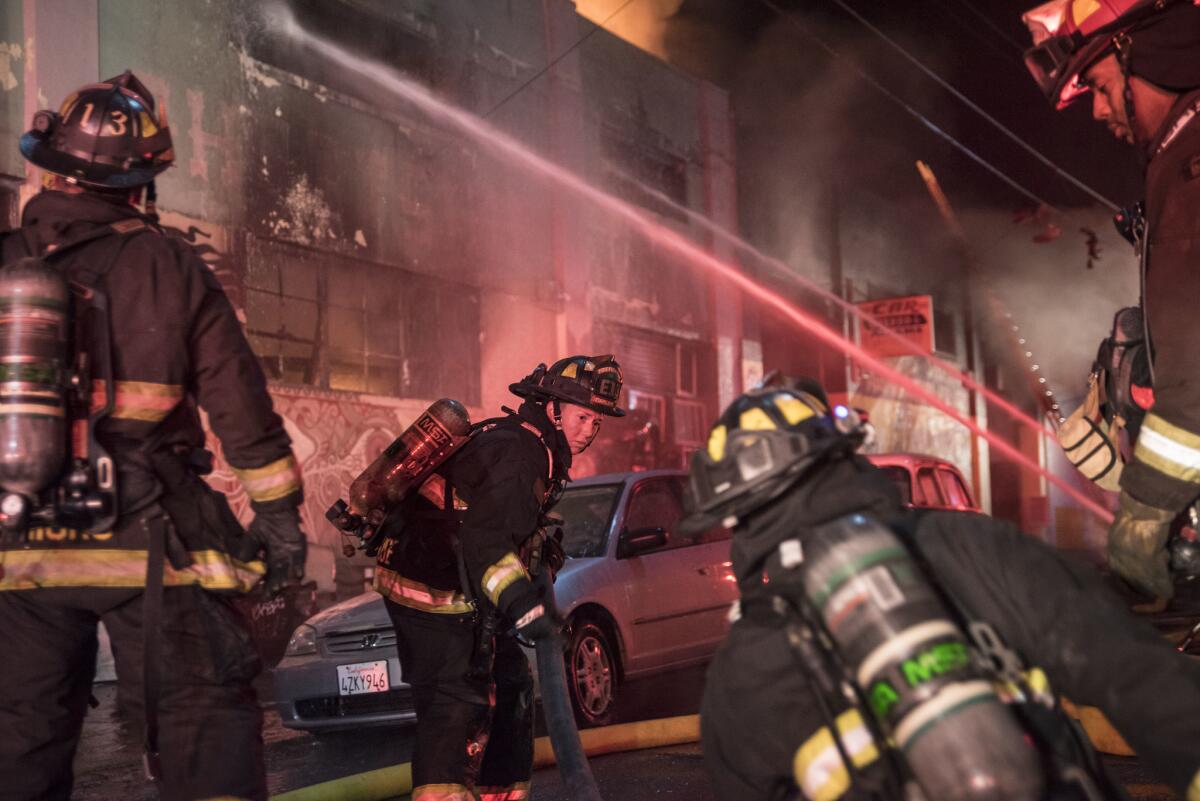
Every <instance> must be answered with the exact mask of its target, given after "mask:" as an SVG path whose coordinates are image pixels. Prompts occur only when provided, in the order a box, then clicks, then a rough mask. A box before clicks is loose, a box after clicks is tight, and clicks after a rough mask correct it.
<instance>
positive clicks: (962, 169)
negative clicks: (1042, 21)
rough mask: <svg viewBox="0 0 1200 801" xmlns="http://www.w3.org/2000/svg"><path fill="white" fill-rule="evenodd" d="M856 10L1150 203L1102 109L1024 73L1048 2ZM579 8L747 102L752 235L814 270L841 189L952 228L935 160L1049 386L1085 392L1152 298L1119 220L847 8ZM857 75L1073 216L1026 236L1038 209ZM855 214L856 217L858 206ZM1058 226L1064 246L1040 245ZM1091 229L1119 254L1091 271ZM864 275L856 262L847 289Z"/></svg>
mask: <svg viewBox="0 0 1200 801" xmlns="http://www.w3.org/2000/svg"><path fill="white" fill-rule="evenodd" d="M841 2H843V3H844V4H845V5H846V6H849V7H850V8H851V9H852V10H854V11H856V12H858V13H859V14H860V15H861V16H862V17H864V18H865V19H867V20H868V21H869V22H870V23H872V24H874V25H875V26H876V27H877V28H879V29H880V30H881V31H882V32H883V33H884V34H885V35H886V36H888V37H891V38H892V39H893V41H895V42H896V43H897V44H898V45H900V46H901V47H903V48H905V49H906V50H908V51H909V53H911V54H912V55H913V56H914V57H915V58H917V59H919V60H920V61H921V62H922V63H923V64H924V65H926V66H927V67H928V68H930V69H931V70H932V71H934V72H936V73H937V74H938V75H939V76H941V77H942V78H944V80H945V81H947V82H948V83H949V84H950V85H951V86H953V87H954V88H956V89H958V90H959V91H960V92H961V93H962V94H964V95H966V96H967V97H968V98H970V99H971V100H972V101H974V102H975V103H976V104H978V105H979V106H980V107H982V109H983V110H984V111H986V112H987V113H988V114H990V115H992V116H994V117H995V118H997V119H998V120H999V121H1000V122H1001V123H1003V124H1004V125H1005V126H1007V127H1009V128H1010V129H1011V130H1012V131H1013V133H1014V134H1016V135H1017V136H1018V137H1020V138H1022V139H1024V140H1025V141H1026V142H1027V143H1028V144H1030V145H1031V146H1032V147H1034V148H1035V149H1037V150H1038V151H1039V152H1041V153H1043V154H1044V155H1045V156H1046V157H1047V158H1049V159H1050V160H1051V161H1052V162H1053V163H1054V164H1055V165H1057V166H1059V167H1061V168H1062V169H1064V170H1066V171H1067V172H1069V173H1071V174H1072V175H1074V176H1075V177H1077V178H1079V179H1080V180H1082V181H1083V182H1084V183H1086V184H1088V185H1089V186H1091V187H1092V188H1093V189H1095V190H1096V191H1097V192H1098V193H1099V194H1101V195H1103V196H1104V197H1106V198H1108V199H1111V200H1112V201H1113V202H1115V203H1116V204H1117V205H1126V204H1128V203H1130V202H1132V200H1134V199H1136V197H1137V195H1138V193H1139V191H1140V189H1139V184H1140V181H1139V177H1138V164H1137V160H1136V158H1135V157H1134V155H1133V153H1132V152H1131V151H1129V150H1128V149H1126V148H1125V146H1123V145H1120V144H1118V143H1116V142H1115V141H1113V140H1112V139H1111V138H1110V136H1109V134H1108V133H1107V131H1106V130H1105V129H1104V128H1103V127H1102V126H1100V125H1098V124H1096V123H1094V122H1093V121H1092V120H1091V119H1090V107H1089V104H1088V103H1086V102H1084V103H1081V104H1079V105H1078V106H1076V107H1072V108H1070V109H1067V110H1065V111H1061V112H1059V111H1055V110H1053V109H1052V108H1051V107H1050V105H1049V103H1048V102H1047V101H1046V100H1045V99H1044V98H1043V97H1042V95H1041V94H1040V93H1039V91H1038V89H1037V87H1036V86H1035V85H1034V83H1033V81H1032V80H1031V79H1030V77H1029V75H1028V73H1027V72H1026V70H1025V67H1024V65H1023V63H1022V60H1021V59H1022V50H1023V49H1024V47H1025V46H1026V45H1027V42H1028V37H1027V34H1026V33H1025V31H1024V28H1023V26H1022V24H1021V22H1020V15H1021V13H1022V12H1023V11H1025V10H1027V8H1029V7H1031V6H1033V5H1035V4H1036V3H1034V2H1032V0H907V2H904V3H896V2H894V1H891V2H889V0H841ZM770 5H777V6H780V7H782V8H784V9H787V14H786V15H783V16H781V15H780V14H778V13H776V12H775V11H774V10H772V9H771V8H770V7H769V6H770ZM577 7H578V9H579V11H580V13H581V14H583V15H585V16H587V17H588V18H589V19H591V20H593V21H596V22H598V23H599V22H602V21H604V20H606V19H608V22H607V23H605V27H607V28H608V29H609V30H611V31H612V32H614V33H616V34H618V35H620V36H623V37H625V38H627V39H629V40H631V41H633V42H635V43H636V44H638V45H639V46H641V47H643V48H644V49H646V50H648V51H650V52H653V53H656V54H658V55H659V56H660V57H662V58H664V59H666V60H668V61H670V62H671V63H673V64H675V65H676V66H678V67H680V68H682V69H684V70H687V71H689V72H692V73H694V74H699V75H702V76H704V77H706V78H708V79H710V80H713V81H715V82H717V83H719V84H721V85H723V86H725V87H726V88H728V89H729V91H730V93H731V96H732V101H733V105H734V108H735V113H736V116H737V124H738V131H739V139H738V147H739V153H738V160H739V168H740V171H741V175H742V185H741V189H740V195H741V201H740V202H741V203H742V204H743V208H742V214H741V218H742V228H743V231H744V232H745V233H746V234H747V235H749V236H750V237H752V238H753V240H754V241H756V242H757V243H759V244H760V245H763V246H765V247H767V248H769V249H771V250H772V251H773V252H774V254H775V255H778V256H781V257H783V258H785V259H787V260H788V261H789V262H791V263H793V264H796V265H797V266H799V267H800V268H801V269H805V268H804V265H805V264H806V263H807V262H814V261H818V262H819V261H820V258H821V254H819V253H816V254H815V253H812V252H811V247H810V246H808V245H807V243H811V241H812V240H813V238H814V230H813V225H814V220H817V219H818V218H819V215H813V214H811V213H810V212H811V208H812V206H813V205H814V204H817V203H822V202H827V200H826V198H827V196H828V192H827V191H826V190H825V188H824V186H825V185H827V184H832V185H834V186H836V187H838V188H839V191H840V194H841V195H842V197H843V200H845V199H846V198H851V199H852V198H853V197H854V196H855V193H856V192H859V191H861V192H864V193H867V194H870V195H872V196H877V197H878V198H881V199H882V200H883V203H882V205H881V206H880V207H881V208H883V209H885V210H886V209H889V208H890V209H891V210H892V211H891V212H885V213H890V214H891V216H893V217H894V218H895V220H894V221H892V222H894V223H895V224H898V225H910V226H915V227H917V228H924V227H926V226H938V225H940V220H939V218H938V217H937V215H936V213H935V212H934V210H933V206H932V204H931V203H930V201H929V197H928V195H927V194H926V190H925V186H924V185H923V184H922V183H921V181H920V179H919V176H918V175H917V172H916V170H915V168H914V161H915V160H917V159H921V160H923V161H925V162H927V163H928V164H930V165H931V166H932V167H933V169H934V171H935V172H936V173H937V176H938V179H939V181H940V183H941V185H942V187H943V189H944V190H945V191H946V194H947V195H948V197H949V199H950V202H951V203H952V204H953V205H954V206H955V208H956V209H957V211H958V213H959V214H960V216H961V217H962V218H963V220H964V226H965V228H966V229H967V234H968V238H969V240H970V245H971V248H972V254H971V255H972V256H973V258H974V261H975V262H976V265H977V266H976V272H977V273H978V275H976V276H975V281H974V283H973V289H976V288H980V287H985V286H986V287H989V288H993V289H994V290H995V291H996V292H997V294H998V296H999V297H1000V299H1001V300H1002V302H1003V303H1004V305H1006V306H1008V307H1009V308H1011V309H1014V310H1016V316H1017V318H1018V319H1019V320H1020V321H1021V325H1022V329H1023V333H1028V336H1026V337H1024V338H1026V339H1027V340H1028V343H1029V346H1030V347H1031V348H1032V350H1033V352H1034V353H1035V355H1036V356H1037V357H1038V359H1039V360H1040V362H1041V365H1040V366H1041V373H1042V374H1043V375H1045V376H1047V378H1048V385H1049V386H1052V387H1053V388H1054V389H1055V391H1056V393H1058V394H1059V395H1061V396H1065V397H1070V396H1072V395H1077V394H1078V391H1077V390H1080V389H1081V388H1082V383H1081V382H1082V381H1083V380H1084V378H1085V377H1086V373H1087V370H1088V367H1089V366H1090V363H1091V359H1092V357H1093V355H1094V353H1095V349H1096V346H1097V344H1098V341H1099V339H1100V338H1101V337H1102V336H1103V335H1104V334H1105V333H1106V331H1107V329H1108V326H1109V324H1110V322H1111V317H1112V314H1113V312H1114V311H1115V310H1116V309H1117V308H1119V307H1120V306H1121V305H1125V304H1129V303H1134V302H1136V299H1137V298H1136V287H1137V278H1136V273H1135V268H1134V260H1133V257H1132V253H1131V251H1130V249H1129V247H1128V245H1126V244H1125V243H1124V241H1123V240H1121V239H1119V238H1118V237H1117V235H1116V234H1115V232H1114V230H1113V227H1112V225H1111V222H1110V221H1109V216H1110V212H1109V211H1108V210H1107V209H1105V208H1103V207H1102V206H1101V205H1100V204H1099V203H1097V202H1096V201H1095V200H1093V199H1092V198H1091V197H1089V196H1088V195H1087V194H1085V193H1084V192H1082V191H1080V190H1079V189H1078V188H1076V187H1074V186H1072V185H1071V184H1070V183H1069V182H1067V181H1066V180H1064V179H1063V178H1062V177H1061V176H1058V175H1056V174H1055V173H1054V170H1053V168H1051V167H1048V166H1046V165H1045V164H1042V163H1039V162H1038V160H1037V159H1036V158H1035V157H1034V156H1032V155H1030V154H1029V153H1027V152H1025V151H1023V150H1022V149H1021V148H1020V147H1019V146H1018V145H1016V144H1015V143H1013V142H1012V141H1011V140H1010V139H1009V138H1007V137H1006V136H1005V134H1003V133H1001V132H1000V131H999V130H997V129H996V128H995V127H994V126H993V125H991V124H990V123H988V122H986V121H985V120H983V119H982V118H981V117H980V116H979V115H978V114H977V113H976V112H974V111H972V110H971V109H970V108H969V107H968V106H966V105H965V104H964V103H963V102H961V101H960V100H959V99H956V98H955V97H953V95H952V94H951V93H949V92H947V91H946V90H945V89H944V88H942V87H940V86H939V85H938V84H937V83H936V82H935V81H934V80H933V79H931V78H930V77H929V76H928V75H925V74H923V73H922V72H921V71H920V69H919V68H918V67H916V66H914V65H913V64H911V63H910V62H908V61H906V60H905V59H904V57H903V56H901V55H899V54H898V53H897V52H896V51H895V49H894V48H892V47H891V46H890V45H889V44H888V43H886V42H885V41H884V40H883V39H882V38H881V37H880V36H879V35H878V34H876V33H874V32H872V31H871V30H870V29H869V28H867V27H866V26H864V25H863V24H862V22H860V21H859V20H856V19H855V18H854V17H853V16H851V15H850V14H849V13H848V12H847V11H846V10H845V9H843V8H839V5H838V0H824V1H823V2H820V3H814V2H811V0H810V1H809V2H803V0H770V3H768V2H764V0H632V2H629V3H627V4H626V3H625V0H579V1H578V3H577ZM610 16H611V19H609V17H610ZM814 37H815V38H814ZM816 39H819V40H821V41H822V42H824V43H825V44H826V45H828V46H829V47H830V48H832V49H833V50H835V51H837V53H838V54H840V56H841V57H842V60H840V61H839V60H838V59H837V58H836V57H834V56H831V55H830V54H829V53H828V52H827V51H826V50H824V49H822V48H821V46H820V45H819V44H818V43H817V42H816ZM852 65H858V66H860V67H861V68H862V69H863V70H864V71H865V72H867V73H868V74H869V75H870V76H872V77H873V78H875V79H876V80H877V81H878V82H879V83H880V84H882V85H883V86H884V87H885V88H886V89H887V90H889V91H890V92H892V93H894V94H895V95H896V96H898V97H899V98H900V99H901V100H902V101H903V102H905V103H907V104H909V105H910V106H911V107H912V108H913V109H914V110H916V111H917V112H919V113H920V114H922V115H924V116H925V117H926V118H927V119H928V120H929V121H930V122H932V123H933V124H935V125H937V126H939V127H940V128H942V129H944V130H945V131H946V132H948V133H949V134H950V135H951V136H953V137H955V138H957V139H958V140H959V141H960V142H961V143H962V144H963V145H965V146H966V147H967V148H969V149H971V150H972V151H974V152H975V153H976V154H977V155H978V156H979V157H980V158H982V159H985V160H987V161H989V162H992V163H993V164H994V165H995V166H996V167H997V168H998V169H999V170H1001V171H1002V172H1003V173H1004V174H1005V175H1006V176H1008V177H1009V178H1010V179H1011V180H1013V181H1015V182H1017V183H1019V184H1021V185H1022V186H1024V187H1026V188H1027V189H1028V190H1029V191H1030V192H1031V193H1032V194H1034V195H1036V196H1038V197H1039V198H1041V199H1044V200H1045V201H1047V202H1048V203H1049V204H1051V205H1053V206H1057V207H1059V208H1060V209H1062V210H1063V212H1064V213H1063V215H1061V216H1051V217H1047V218H1044V219H1041V218H1039V219H1038V220H1036V221H1031V220H1025V221H1024V222H1019V223H1018V222H1015V220H1019V219H1022V218H1024V217H1026V216H1028V214H1030V213H1032V212H1033V210H1034V209H1036V207H1037V203H1036V202H1035V201H1032V200H1030V199H1029V198H1027V197H1024V196H1022V195H1021V194H1020V193H1019V192H1017V191H1014V190H1013V189H1012V188H1011V187H1010V186H1006V185H1005V183H1004V182H1003V181H1002V180H1000V179H999V178H997V177H995V176H993V175H991V174H989V173H988V172H987V171H986V170H985V169H984V168H983V167H981V166H979V165H978V164H977V163H975V162H973V161H972V159H971V158H970V157H969V156H967V155H964V154H963V153H962V152H960V151H958V150H956V149H955V148H954V147H952V146H951V145H949V144H947V143H946V142H945V141H944V140H943V139H941V138H939V137H938V136H936V135H935V134H934V133H932V132H931V131H930V130H929V129H928V128H927V127H926V126H925V125H924V124H923V123H921V122H920V121H918V120H916V119H914V118H913V117H912V116H911V115H910V114H908V113H906V112H905V111H903V110H902V109H901V108H900V107H899V106H898V105H897V104H896V103H895V102H894V101H893V100H889V99H888V98H886V97H884V95H883V94H881V93H880V92H879V91H878V90H877V89H876V88H873V87H872V86H871V85H870V84H869V83H868V82H867V81H865V80H863V78H862V77H860V76H858V75H856V74H855V73H854V70H853V67H852ZM889 204H890V206H889ZM842 213H843V214H844V215H848V216H850V217H853V216H854V214H855V213H856V209H855V208H854V204H853V202H852V201H851V202H850V203H849V207H848V208H845V207H844V208H843V211H842ZM1047 222H1048V223H1050V224H1052V225H1056V226H1057V227H1058V228H1059V229H1061V231H1062V234H1061V236H1060V237H1059V238H1057V239H1055V240H1053V241H1051V242H1048V243H1035V242H1034V237H1035V235H1037V234H1039V233H1044V232H1045V231H1046V230H1047V226H1046V223H1047ZM850 227H853V221H852V220H851V224H850ZM1081 229H1086V231H1083V230H1081ZM1090 232H1095V234H1096V237H1097V240H1098V244H1099V246H1100V248H1101V258H1100V260H1099V261H1093V263H1092V266H1091V268H1089V267H1088V253H1089V251H1088V247H1087V242H1088V239H1089V236H1090ZM806 247H809V251H810V252H807V253H806V252H805V248H806ZM858 266H859V265H854V264H847V265H845V270H846V273H847V275H850V276H852V275H853V273H854V271H855V269H856V267H858ZM862 267H863V268H864V269H867V268H868V267H869V266H862ZM814 269H818V270H819V268H817V267H814ZM934 272H935V273H936V271H934ZM813 277H818V278H819V277H820V275H819V272H818V274H817V275H814V276H813ZM914 278H915V283H916V284H919V283H920V281H921V280H922V279H921V277H920V276H919V275H918V276H914ZM911 289H913V290H914V291H922V290H921V287H920V286H919V285H914V286H912V287H911ZM980 292H982V289H980ZM978 300H981V298H977V301H978ZM1021 355H1023V354H1021Z"/></svg>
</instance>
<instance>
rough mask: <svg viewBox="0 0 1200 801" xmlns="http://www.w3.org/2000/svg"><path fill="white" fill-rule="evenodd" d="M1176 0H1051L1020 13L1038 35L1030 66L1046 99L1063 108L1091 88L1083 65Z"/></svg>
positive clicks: (1029, 56) (1029, 55)
mask: <svg viewBox="0 0 1200 801" xmlns="http://www.w3.org/2000/svg"><path fill="white" fill-rule="evenodd" d="M1182 1H1183V2H1194V0H1182ZM1172 4H1173V3H1172V2H1171V0H1050V2H1048V3H1043V4H1042V5H1040V6H1038V7H1037V8H1034V9H1031V10H1029V11H1027V12H1025V13H1024V14H1023V15H1021V21H1022V22H1024V23H1025V26H1026V27H1027V28H1029V32H1030V33H1031V34H1032V35H1033V47H1032V48H1030V49H1029V50H1027V51H1026V52H1025V66H1026V67H1028V69H1029V72H1030V73H1031V74H1032V75H1033V78H1034V80H1036V81H1037V83H1038V86H1040V87H1041V89H1042V92H1043V93H1045V95H1046V97H1047V99H1049V100H1050V102H1051V103H1054V104H1056V105H1057V106H1058V108H1063V107H1064V106H1066V105H1068V104H1069V103H1071V102H1072V101H1074V100H1076V99H1077V98H1078V97H1079V96H1080V95H1082V94H1084V93H1086V92H1087V91H1088V87H1087V86H1086V85H1085V84H1084V83H1083V82H1082V80H1081V79H1080V75H1081V74H1082V73H1083V71H1084V70H1086V69H1087V68H1088V67H1090V66H1091V65H1092V64H1094V63H1096V62H1097V61H1099V60H1100V59H1101V58H1103V57H1104V56H1105V55H1107V54H1108V53H1110V52H1112V51H1113V50H1114V49H1115V48H1116V46H1117V42H1118V41H1119V39H1120V37H1121V36H1122V34H1124V33H1126V32H1127V31H1129V30H1130V29H1131V28H1133V27H1135V26H1136V25H1137V24H1138V23H1139V22H1141V21H1142V20H1144V19H1146V18H1147V17H1150V16H1153V15H1154V14H1156V13H1158V12H1160V11H1162V10H1163V9H1164V8H1165V7H1166V6H1168V5H1172Z"/></svg>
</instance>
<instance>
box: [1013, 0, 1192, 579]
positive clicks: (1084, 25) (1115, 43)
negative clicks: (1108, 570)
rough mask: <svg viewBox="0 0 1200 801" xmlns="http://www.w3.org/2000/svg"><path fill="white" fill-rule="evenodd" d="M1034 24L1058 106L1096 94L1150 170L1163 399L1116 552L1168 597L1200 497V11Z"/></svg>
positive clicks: (1156, 368) (1142, 250)
mask: <svg viewBox="0 0 1200 801" xmlns="http://www.w3.org/2000/svg"><path fill="white" fill-rule="evenodd" d="M1024 20H1025V22H1026V24H1027V25H1028V26H1029V28H1030V30H1031V31H1032V32H1033V35H1034V44H1035V46H1034V47H1033V48H1032V49H1031V50H1030V51H1029V52H1028V53H1027V55H1026V64H1027V65H1028V66H1029V68H1030V71H1031V72H1032V73H1033V75H1034V77H1035V78H1036V79H1037V81H1038V83H1039V85H1040V86H1041V88H1042V90H1043V91H1044V92H1045V93H1046V95H1047V97H1048V98H1049V99H1050V100H1051V102H1054V103H1056V104H1057V105H1058V106H1059V107H1060V108H1061V107H1063V106H1065V105H1067V104H1068V103H1070V102H1071V101H1072V100H1075V99H1076V98H1078V97H1079V96H1081V95H1083V94H1085V93H1086V92H1088V91H1091V92H1092V116H1093V117H1094V118H1095V119H1096V120H1097V121H1099V122H1102V123H1104V124H1105V125H1106V126H1107V127H1108V129H1109V131H1110V132H1111V133H1112V135H1113V136H1115V137H1116V138H1117V139H1119V140H1121V141H1123V142H1126V143H1127V144H1129V145H1131V146H1132V147H1133V148H1135V150H1136V151H1137V152H1138V154H1139V156H1140V157H1141V159H1142V161H1143V164H1144V165H1145V168H1146V169H1145V195H1144V198H1145V199H1144V219H1143V220H1142V221H1141V223H1142V224H1141V225H1134V226H1133V229H1134V230H1135V231H1140V233H1139V235H1138V241H1137V242H1136V243H1135V244H1136V245H1137V246H1138V248H1139V255H1140V261H1141V272H1142V298H1141V304H1142V309H1143V312H1144V316H1145V326H1146V329H1147V333H1148V340H1149V342H1150V347H1151V353H1152V354H1153V355H1152V369H1151V378H1152V382H1153V397H1152V399H1150V400H1149V401H1148V402H1147V404H1146V405H1147V406H1150V411H1149V413H1148V414H1147V415H1146V417H1145V420H1144V422H1143V423H1142V427H1141V431H1140V432H1139V435H1138V439H1137V443H1136V445H1135V447H1134V454H1133V460H1132V462H1130V464H1129V465H1128V466H1126V468H1125V470H1124V472H1123V474H1122V476H1121V497H1120V510H1119V512H1118V514H1117V519H1116V521H1115V522H1114V523H1113V526H1112V528H1111V529H1110V531H1109V535H1108V555H1109V562H1110V564H1111V566H1112V568H1113V570H1114V571H1116V572H1117V573H1118V574H1120V575H1121V576H1123V577H1124V578H1126V579H1127V580H1128V581H1130V582H1131V583H1132V584H1134V585H1135V586H1136V587H1138V588H1139V589H1141V590H1142V591H1144V592H1146V593H1148V594H1151V595H1154V596H1157V597H1158V598H1159V599H1161V600H1162V601H1165V600H1166V599H1169V598H1171V597H1172V595H1173V594H1174V588H1173V586H1172V582H1171V578H1170V574H1169V570H1168V561H1169V558H1168V554H1167V540H1168V537H1169V533H1170V527H1171V523H1172V520H1173V519H1174V518H1175V517H1176V516H1177V515H1179V513H1180V512H1181V511H1183V510H1184V509H1186V508H1187V507H1188V506H1189V505H1190V504H1191V503H1192V502H1193V501H1195V500H1196V497H1197V496H1198V495H1200V381H1198V380H1197V376H1198V375H1200V351H1197V349H1196V347H1195V343H1196V342H1197V341H1198V340H1200V316H1198V315H1196V313H1195V308H1194V305H1195V299H1196V298H1197V297H1200V270H1197V264H1196V259H1197V256H1196V254H1197V252H1198V250H1200V224H1198V222H1197V221H1200V122H1198V121H1197V119H1196V118H1197V112H1198V111H1200V7H1198V6H1197V5H1196V4H1195V3H1193V2H1191V0H1158V1H1157V2H1151V1H1150V0H1136V1H1135V0H1114V1H1113V2H1104V3H1096V2H1091V0H1075V1H1074V2H1068V1H1067V0H1060V1H1059V2H1053V3H1047V4H1045V5H1043V6H1039V7H1038V8H1036V9H1033V10H1032V11H1030V12H1028V13H1026V14H1025V16H1024ZM1143 225H1144V228H1143V227H1142V226H1143Z"/></svg>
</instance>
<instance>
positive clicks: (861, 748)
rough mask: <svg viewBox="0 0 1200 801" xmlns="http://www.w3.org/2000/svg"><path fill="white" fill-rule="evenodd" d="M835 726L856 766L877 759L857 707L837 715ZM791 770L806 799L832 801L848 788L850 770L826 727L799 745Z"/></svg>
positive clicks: (876, 753)
mask: <svg viewBox="0 0 1200 801" xmlns="http://www.w3.org/2000/svg"><path fill="white" fill-rule="evenodd" d="M837 728H838V731H839V732H841V735H842V743H843V745H845V747H846V752H847V753H848V754H849V755H850V759H851V760H853V762H854V765H855V766H856V767H859V768H861V767H865V766H866V765H869V764H871V763H872V762H874V761H875V760H876V759H878V758H879V749H878V748H877V747H876V745H875V739H874V738H873V737H872V736H871V732H870V730H869V729H868V728H867V726H866V724H864V723H863V719H862V716H861V715H859V714H858V710H857V709H848V710H846V711H845V712H843V713H842V714H840V715H838V718H837ZM792 770H793V773H794V777H795V780H796V784H797V785H798V786H799V787H800V789H801V790H803V791H804V797H805V798H807V799H809V801H834V799H836V798H839V797H841V796H842V795H843V794H844V793H845V792H846V791H847V790H848V789H850V772H849V771H848V770H846V763H845V762H843V761H842V755H841V754H840V753H839V752H838V748H837V745H836V744H835V743H834V742H833V735H832V734H831V733H830V731H829V727H828V726H822V727H821V728H820V730H819V731H817V733H816V734H814V735H813V736H812V737H809V738H808V739H807V740H806V741H805V742H804V745H802V746H800V748H799V749H798V750H797V751H796V756H795V757H794V758H793V760H792Z"/></svg>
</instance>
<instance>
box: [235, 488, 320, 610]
mask: <svg viewBox="0 0 1200 801" xmlns="http://www.w3.org/2000/svg"><path fill="white" fill-rule="evenodd" d="M246 536H247V538H249V539H250V540H251V542H252V543H253V545H254V546H255V547H256V548H257V550H259V551H261V552H262V553H263V561H265V562H266V563H267V575H266V576H265V579H264V580H265V583H266V588H267V594H268V595H270V596H272V597H273V596H275V595H278V594H279V593H280V592H282V591H283V590H285V589H287V588H288V587H291V586H295V585H298V584H300V582H301V581H303V580H304V563H305V560H306V559H307V558H308V538H307V537H305V536H304V532H303V531H302V530H301V529H300V511H299V510H298V509H296V508H295V507H292V508H290V509H280V510H273V511H271V512H258V513H257V514H255V515H254V520H253V521H252V522H251V523H250V528H249V530H248V531H247V532H246Z"/></svg>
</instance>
